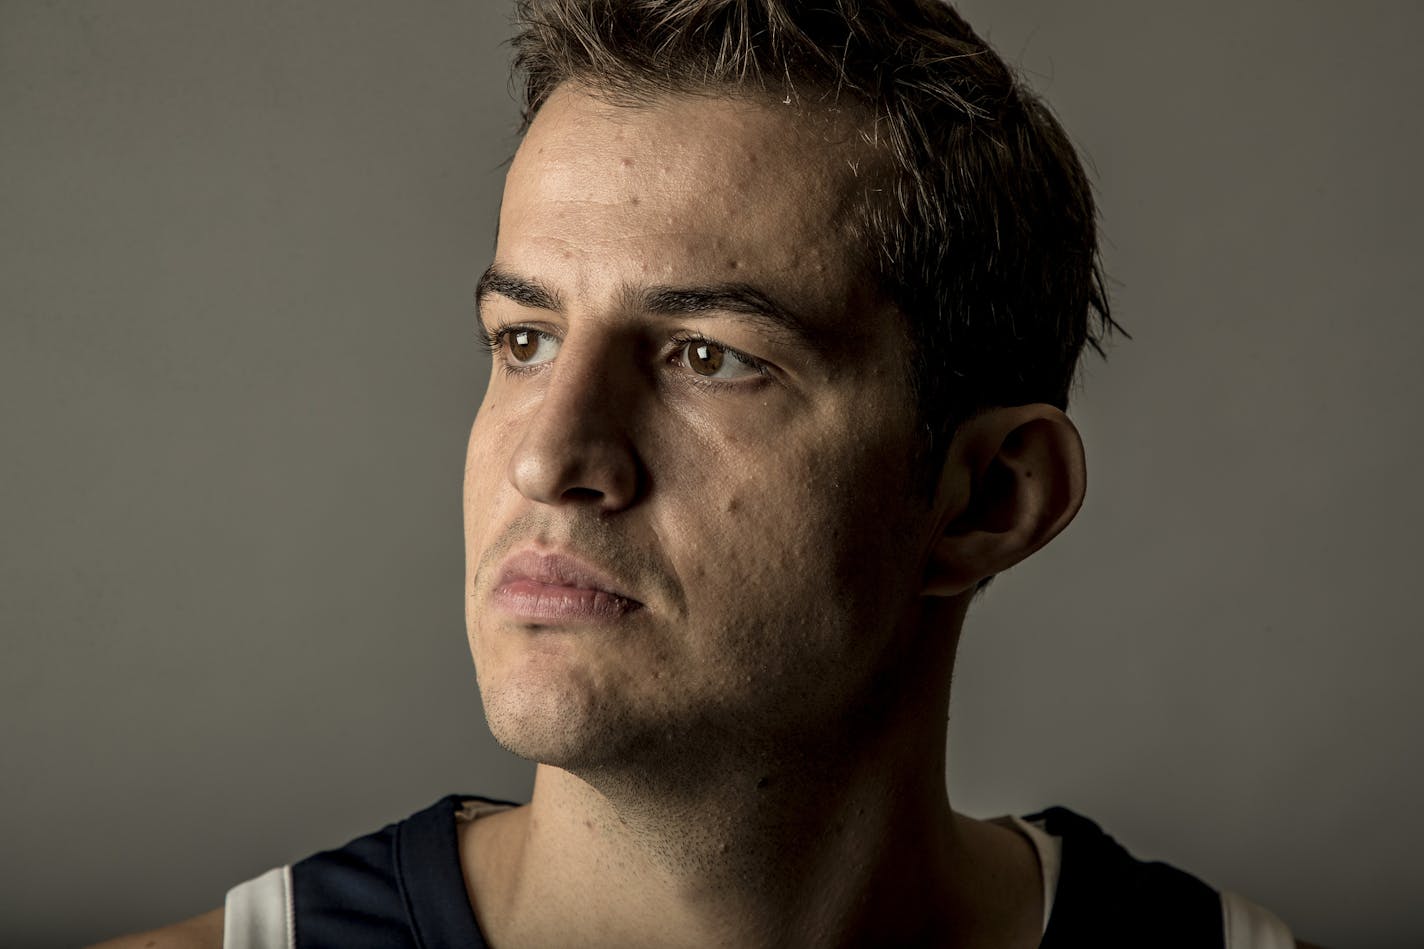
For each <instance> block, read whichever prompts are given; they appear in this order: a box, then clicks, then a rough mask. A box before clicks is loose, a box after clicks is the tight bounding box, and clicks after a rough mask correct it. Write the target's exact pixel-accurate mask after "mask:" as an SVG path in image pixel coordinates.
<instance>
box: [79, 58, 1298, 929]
mask: <svg viewBox="0 0 1424 949" xmlns="http://www.w3.org/2000/svg"><path fill="white" fill-rule="evenodd" d="M876 160H877V156H876V155H875V154H874V153H873V152H871V151H870V150H869V147H868V146H867V145H865V143H864V141H863V139H862V137H861V136H860V135H859V133H858V130H857V128H856V125H855V121H854V116H847V115H844V114H838V113H830V112H827V113H816V112H798V111H794V110H793V109H791V108H790V107H787V106H784V105H780V104H777V103H774V102H760V101H747V100H733V99H729V98H714V97H703V98H677V99H665V100H660V101H655V102H651V103H647V104H645V105H642V106H640V107H638V108H628V107H615V106H612V105H609V104H607V103H605V102H603V101H601V100H600V99H599V98H597V97H596V96H592V95H589V94H588V93H587V92H586V91H585V90H581V89H579V88H576V87H572V86H566V87H563V88H561V89H560V90H558V91H557V92H556V93H555V94H554V95H553V97H552V98H551V99H550V100H549V102H548V103H547V104H546V105H545V106H544V108H543V109H542V110H541V112H540V114H539V116H538V117H537V118H536V120H535V121H534V123H533V126H532V127H531V129H530V130H529V132H528V134H527V136H526V138H525V140H524V142H523V144H522V146H521V148H520V150H519V153H518V155H517V156H516V158H515V161H514V163H513V164H512V166H511V168H510V171H509V175H508V179H507V182H506V188H505V196H504V203H503V207H502V211H501V217H500V232H499V233H500V237H499V243H498V248H497V250H496V255H495V266H496V268H498V269H499V271H500V272H501V273H502V274H503V275H504V276H505V277H511V276H512V277H516V278H518V281H522V283H510V281H508V280H505V281H504V283H503V284H499V282H496V284H498V285H491V284H487V285H486V289H487V290H488V291H489V292H487V293H485V294H484V295H483V296H482V300H481V319H482V322H483V323H484V325H485V327H486V328H487V329H489V330H491V331H494V332H496V333H499V332H500V331H503V330H510V329H511V328H513V327H524V328H527V329H529V330H532V331H534V332H535V333H536V334H543V335H542V336H537V335H536V336H533V337H529V338H527V342H528V345H525V346H522V347H521V348H520V349H519V351H518V353H516V352H515V351H514V349H513V348H512V347H511V346H510V338H509V336H507V335H506V336H504V337H502V338H501V339H499V340H498V345H497V347H496V352H495V369H494V371H493V372H492V374H491V380H490V385H489V388H488V390H487V392H486V396H485V399H484V402H483V404H482V405H481V408H480V411H479V414H478V417H477V418H476V420H475V423H474V426H473V429H472V431H471V435H470V443H469V454H468V459H467V464H466V470H465V481H464V509H465V540H466V555H467V559H468V569H467V588H466V624H467V631H468V635H469V642H470V649H471V654H472V656H473V658H474V661H475V666H476V672H477V676H478V679H479V684H480V689H481V693H482V696H483V699H484V702H485V710H486V714H487V717H488V720H489V724H490V728H491V730H492V731H493V733H494V735H495V737H496V738H497V739H498V740H499V741H500V742H501V743H502V744H504V745H505V746H506V747H508V748H509V749H511V750H512V751H514V752H515V753H517V754H520V755H523V756H526V757H529V758H532V759H534V760H536V761H538V762H540V764H539V766H538V769H537V772H536V778H535V786H534V794H533V798H532V800H531V802H530V803H529V804H528V805H526V806H524V807H519V808H515V809H511V810H508V811H504V812H502V813H498V814H494V815H491V816H486V817H483V818H481V819H480V820H478V821H474V822H472V823H467V824H463V825H461V827H460V830H459V835H460V838H459V844H460V855H461V863H462V869H463V872H464V875H465V880H466V886H467V892H468V894H469V897H470V900H471V903H472V905H473V907H474V909H475V913H476V916H477V918H478V920H479V923H480V926H481V929H482V930H483V931H484V933H485V935H486V937H487V938H488V939H489V941H490V942H491V944H492V945H494V946H497V947H499V949H521V947H536V946H560V947H573V946H610V947H611V946H618V947H640V946H648V947H652V946H658V947H678V946H689V947H690V946H708V945H737V946H746V947H758V946H768V947H770V946H777V947H798V946H806V947H811V946H815V947H835V946H857V945H872V944H873V945H935V946H946V947H985V949H987V947H996V949H1029V947H1033V946H1037V945H1038V943H1039V939H1040V931H1041V926H1042V913H1043V906H1042V895H1041V894H1042V882H1041V880H1040V877H1039V874H1038V867H1037V861H1036V858H1035V856H1034V853H1033V850H1032V847H1031V845H1030V844H1029V843H1028V842H1027V841H1026V840H1025V839H1024V838H1022V837H1021V836H1019V834H1018V833H1017V832H1016V831H1014V830H1012V829H1010V828H1011V826H1012V825H1011V823H1010V822H1008V821H1007V819H999V820H997V821H979V820H975V819H972V818H970V817H967V816H965V815H962V814H958V813H956V812H955V811H954V810H953V809H952V808H951V806H950V802H949V800H948V798H947V795H946V791H945V779H944V773H945V724H946V715H947V707H948V700H949V682H950V677H951V673H952V670H953V663H954V654H955V648H956V646H957V642H958V637H959V632H960V629H961V627H962V624H963V620H964V616H965V611H966V610H967V608H968V604H969V599H970V597H971V595H972V592H973V588H974V584H975V583H976V582H977V581H978V580H979V579H981V578H982V577H985V576H988V575H990V574H994V573H998V572H1000V571H1002V570H1005V569H1007V568H1008V567H1010V566H1012V565H1013V564H1015V563H1017V562H1019V561H1021V560H1022V559H1023V558H1025V557H1027V556H1029V555H1030V554H1032V553H1033V552H1034V551H1036V550H1038V549H1039V548H1040V547H1042V546H1043V545H1044V544H1046V543H1048V542H1049V541H1050V540H1051V539H1052V538H1053V537H1054V536H1056V535H1057V534H1058V533H1059V532H1060V531H1061V530H1062V529H1063V528H1064V527H1065V526H1066V525H1067V524H1068V522H1069V521H1071V520H1072V518H1073V516H1074V515H1075V514H1076V513H1077V511H1078V509H1079V507H1080V506H1081V504H1082V500H1083V494H1084V490H1085V482H1086V475H1085V466H1084V459H1083V451H1082V443H1081V440H1080V438H1079V436H1078V433H1077V431H1076V429H1075V428H1074V426H1073V424H1072V423H1071V422H1070V421H1069V420H1068V418H1067V417H1066V416H1065V415H1064V414H1063V413H1062V412H1061V411H1059V410H1058V409H1056V408H1054V407H1052V406H1049V405H1042V404H1035V405H1026V406H1015V407H1007V408H1000V409H996V410H993V411H990V412H986V413H984V414H982V415H980V416H978V417H976V418H975V419H973V420H972V421H970V422H968V423H966V424H965V425H963V426H962V427H961V429H960V430H959V432H958V433H957V434H956V437H955V439H954V442H953V443H952V445H951V447H950V450H949V454H948V458H947V459H946V462H945V464H944V467H943V470H942V471H941V472H940V476H939V481H938V486H937V489H936V491H935V493H934V496H933V498H930V499H925V498H920V497H918V496H917V495H916V493H915V492H912V491H911V490H909V486H910V484H911V483H912V472H911V471H910V468H909V461H908V459H909V457H910V449H911V445H912V437H913V425H914V417H913V412H912V411H911V402H910V395H909V392H908V390H907V388H906V384H905V376H904V372H903V365H904V362H903V361H904V358H905V355H906V351H907V350H906V347H907V346H908V345H909V344H908V339H907V336H906V334H905V332H904V330H903V327H902V324H901V323H900V322H898V320H899V317H898V315H897V314H895V313H894V312H893V311H892V310H891V309H889V308H888V307H887V306H886V305H885V304H884V303H882V302H881V301H879V300H878V299H877V297H876V295H875V294H874V293H873V292H872V290H871V288H870V286H869V282H868V281H867V280H866V279H865V277H864V274H863V271H862V269H861V268H860V266H859V264H858V262H857V258H856V255H855V254H854V253H853V252H852V251H853V249H854V245H853V241H852V238H851V236H850V235H851V233H852V230H851V228H850V221H851V216H852V213H853V209H854V208H855V206H856V202H857V201H859V200H861V199H862V198H863V196H864V189H866V188H871V187H874V186H875V182H876V180H877V179H876V177H875V175H874V173H873V172H874V169H875V163H876ZM728 282H735V283H738V284H745V285H750V286H753V287H755V288H757V290H758V291H759V292H761V293H762V294H763V295H765V296H766V297H768V298H771V299H773V300H775V301H777V302H778V303H780V304H781V305H782V306H783V307H784V308H788V309H790V310H794V311H795V313H796V315H797V317H798V318H799V320H800V321H801V323H802V324H803V327H804V329H805V333H804V334H802V335H801V336H792V335H789V334H788V333H786V332H785V331H784V330H781V329H778V328H775V327H769V326H767V325H765V323H764V322H758V321H756V320H752V319H748V318H747V316H746V314H744V313H738V312H733V311H729V310H726V309H712V310H708V311H706V312H699V313H697V314H688V313H668V312H655V311H653V310H650V309H649V308H648V307H647V306H645V305H643V304H645V303H646V302H648V301H647V300H646V299H644V297H645V295H646V294H645V291H646V290H647V288H649V287H656V286H664V287H673V288H683V287H687V286H702V287H705V286H708V285H716V284H726V283H728ZM513 286H524V287H526V288H528V287H530V286H537V287H539V288H540V289H541V290H542V291H544V298H543V299H535V298H533V297H531V296H530V294H528V293H524V292H518V291H515V290H511V287H513ZM690 336H695V337H697V338H703V339H711V340H715V341H717V342H718V343H720V344H723V345H725V346H726V347H730V348H731V349H732V350H737V351H740V352H743V353H745V354H748V355H749V356H751V357H754V358H755V359H756V360H759V361H760V362H761V363H762V364H764V366H765V369H766V373H765V375H761V374H757V373H749V372H748V370H747V367H746V365H745V364H742V363H739V362H737V361H736V360H734V359H730V358H728V359H724V360H723V366H724V368H723V370H722V372H723V373H725V374H727V375H728V376H729V378H727V379H712V380H709V379H706V378H703V377H701V376H699V375H698V373H697V372H696V371H695V370H694V368H693V365H692V364H691V362H690V361H689V358H688V356H689V354H688V346H687V344H686V338H687V337H690ZM674 337H678V338H679V339H681V340H682V341H681V342H675V341H673V338H674ZM506 368H513V370H514V371H512V372H506V371H505V369H506ZM529 545H534V546H536V547H540V548H542V549H560V550H565V551H570V552H573V553H575V554H577V555H578V556H580V557H582V558H583V559H585V560H586V561H588V562H590V563H592V564H593V565H594V566H596V567H598V568H600V569H602V570H604V571H605V572H607V573H610V574H612V575H613V576H614V577H615V578H616V579H617V580H618V581H619V583H620V586H621V587H622V588H623V591H624V592H625V593H627V594H628V595H630V596H632V597H634V598H636V599H637V600H639V601H640V602H641V603H642V606H641V607H640V608H639V609H637V610H635V611H633V612H632V613H629V614H627V615H626V616H624V617H623V618H622V619H621V620H619V621H618V622H615V623H603V624H599V623H589V622H585V621H565V622H555V623H540V624H531V623H528V622H524V621H520V620H518V619H517V618H513V617H511V616H510V615H508V614H507V613H502V612H501V611H500V609H499V608H498V604H497V603H496V601H495V599H494V597H493V591H494V589H495V587H496V585H497V584H498V581H499V566H500V564H501V563H502V561H503V559H504V557H505V556H506V555H508V554H509V553H510V552H511V551H513V550H516V549H520V548H523V547H526V546H529ZM222 921H223V913H222V910H221V909H218V910H214V911H213V912H211V913H208V914H205V915H204V916H201V917H196V918H194V919H193V920H189V921H187V922H184V923H180V924H177V925H175V926H170V927H166V928H164V929H160V930H155V931H153V932H149V933H143V934H138V935H134V936H129V937H125V938H121V939H118V940H114V941H111V942H108V943H104V944H103V947H105V949H135V947H148V949H157V947H174V949H177V947H217V946H220V945H221V942H222ZM1298 945H1299V946H1301V947H1304V949H1313V947H1310V946H1309V944H1306V943H1299V944H1298Z"/></svg>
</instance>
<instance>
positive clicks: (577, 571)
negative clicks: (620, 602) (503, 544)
mask: <svg viewBox="0 0 1424 949" xmlns="http://www.w3.org/2000/svg"><path fill="white" fill-rule="evenodd" d="M517 580H533V581H535V582H537V583H548V584H551V585H554V586H561V587H574V588H576V589H580V590H601V591H602V592H604V593H611V594H612V595H614V596H616V597H621V598H622V599H625V600H631V601H632V602H634V603H638V602H639V601H638V599H637V598H636V597H633V596H630V595H629V594H628V593H626V592H624V590H625V589H626V588H625V587H624V586H623V584H621V583H620V582H618V581H617V580H615V579H613V578H612V577H610V576H609V575H608V574H607V573H605V572H603V571H602V570H599V569H598V568H597V567H594V566H592V565H590V564H589V563H588V562H587V561H584V560H580V559H579V558H577V557H574V556H572V555H570V554H566V553H562V552H557V551H538V550H521V551H519V552H517V553H514V554H512V555H510V556H509V557H508V558H507V559H506V560H505V561H504V563H503V565H502V566H501V569H500V572H499V580H498V581H497V582H496V583H495V586H496V587H501V586H504V585H505V584H506V583H513V582H515V581H517Z"/></svg>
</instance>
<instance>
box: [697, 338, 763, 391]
mask: <svg viewBox="0 0 1424 949" xmlns="http://www.w3.org/2000/svg"><path fill="white" fill-rule="evenodd" d="M677 342H679V343H681V344H682V350H681V352H682V353H684V354H685V355H684V357H683V358H684V361H685V362H686V363H687V367H688V368H689V369H691V370H692V371H693V372H695V373H696V374H697V375H699V376H701V377H703V378H704V379H717V380H719V381H726V380H731V379H746V378H750V377H752V376H759V375H762V374H763V373H762V369H761V366H760V365H759V364H758V363H757V362H756V360H754V359H752V358H751V357H750V356H745V355H743V354H741V353H739V352H737V351H736V350H735V349H729V348H728V347H726V346H723V345H722V344H721V343H714V342H713V341H712V340H710V339H701V338H697V339H680V340H678V341H677Z"/></svg>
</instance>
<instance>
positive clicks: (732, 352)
mask: <svg viewBox="0 0 1424 949" xmlns="http://www.w3.org/2000/svg"><path fill="white" fill-rule="evenodd" d="M521 331H523V332H527V333H533V334H534V335H535V336H538V337H539V338H540V339H556V338H557V337H555V336H554V335H553V334H552V333H546V332H544V331H543V330H539V329H535V328H534V327H532V326H520V325H515V326H501V327H498V328H496V329H493V330H484V331H482V332H480V334H479V335H478V337H477V338H478V341H479V343H480V348H481V349H483V350H484V351H485V352H487V353H489V354H490V355H491V356H493V357H494V358H495V359H496V360H497V361H498V362H499V364H500V368H501V369H502V370H503V371H504V373H505V375H510V376H519V375H524V374H526V373H530V372H534V371H535V370H537V369H538V368H539V366H540V365H542V363H540V364H536V365H533V366H521V365H519V364H518V363H512V362H510V361H509V360H508V359H505V358H504V352H505V347H504V343H505V340H506V339H507V338H508V337H509V335H510V334H511V333H518V332H521ZM668 342H669V343H670V344H671V345H673V346H675V347H676V349H674V351H673V352H674V354H675V355H680V354H681V353H682V352H683V351H684V350H686V348H687V347H688V346H690V345H692V344H694V343H710V344H711V345H713V346H716V347H717V348H718V349H721V350H723V351H724V352H725V353H726V354H727V355H728V356H731V357H732V358H734V359H736V360H738V361H739V362H741V363H742V364H743V365H745V366H746V367H747V368H748V369H751V370H752V371H753V372H755V373H756V374H757V376H759V377H765V376H767V375H769V373H768V372H767V365H766V363H764V362H762V361H761V360H760V359H757V358H756V357H754V356H749V355H747V354H746V353H744V352H742V351H741V350H740V349H733V348H732V347H731V346H728V345H727V344H726V343H720V342H718V341H717V340H715V339H712V338H710V337H707V336H699V335H697V334H695V333H675V334H673V335H672V336H670V337H668ZM681 363H682V365H684V366H685V365H686V361H685V360H682V361H681ZM687 376H688V380H689V381H690V382H691V383H692V384H694V385H698V386H704V387H707V388H713V389H715V388H720V387H722V386H731V385H745V384H746V383H747V382H748V381H749V380H746V379H742V380H736V381H722V380H717V379H709V378H707V377H706V376H701V375H698V374H697V373H695V372H691V371H689V372H688V373H687Z"/></svg>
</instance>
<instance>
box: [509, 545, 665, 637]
mask: <svg viewBox="0 0 1424 949" xmlns="http://www.w3.org/2000/svg"><path fill="white" fill-rule="evenodd" d="M624 589H625V588H624V586H623V584H621V583H619V582H618V581H616V580H614V579H612V578H611V577H609V576H608V575H607V574H606V573H604V572H603V571H601V570H599V569H598V568H596V567H593V566H591V565H590V564H588V563H586V562H584V561H582V560H579V559H578V558H576V557H573V556H570V555H568V554H564V553H558V552H554V551H546V552H540V551H537V550H523V551H520V552H518V553H515V554H513V555H511V556H510V557H509V558H508V559H507V560H505V561H504V563H503V564H502V565H501V569H500V572H499V579H498V580H496V581H495V587H494V591H493V595H492V599H493V602H494V605H495V607H496V608H498V609H499V610H500V611H502V612H504V613H507V614H509V615H511V616H513V617H515V618H517V619H521V620H524V621H526V622H556V621H564V622H568V621H582V622H608V621H612V620H617V619H620V618H622V617H624V616H626V615H628V614H629V613H631V612H633V611H634V610H637V609H640V608H641V607H642V605H643V604H642V603H641V602H639V601H638V600H636V599H634V598H633V597H632V596H629V595H628V594H627V593H626V592H624Z"/></svg>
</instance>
